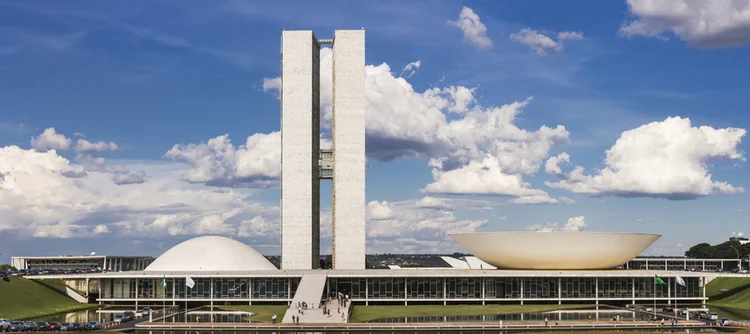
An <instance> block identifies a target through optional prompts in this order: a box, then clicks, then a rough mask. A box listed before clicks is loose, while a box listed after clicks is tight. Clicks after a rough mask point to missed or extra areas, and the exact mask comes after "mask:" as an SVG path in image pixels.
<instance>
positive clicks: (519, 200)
mask: <svg viewBox="0 0 750 334" xmlns="http://www.w3.org/2000/svg"><path fill="white" fill-rule="evenodd" d="M508 202H510V203H513V204H573V203H575V202H576V201H574V200H572V199H570V198H568V197H565V196H561V197H558V198H552V197H550V196H549V195H547V194H542V195H531V196H520V197H516V198H514V199H511V200H509V201H508Z"/></svg>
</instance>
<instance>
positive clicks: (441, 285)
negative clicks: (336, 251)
mask: <svg viewBox="0 0 750 334" xmlns="http://www.w3.org/2000/svg"><path fill="white" fill-rule="evenodd" d="M193 280H194V282H195V285H194V286H193V288H192V289H191V288H188V287H187V286H186V285H185V279H184V278H167V279H164V283H165V286H163V285H162V279H154V278H150V279H128V278H122V279H104V280H102V286H101V297H102V298H185V296H187V298H197V299H207V298H217V299H248V298H260V299H288V298H291V296H293V295H294V292H295V291H296V290H297V286H298V284H299V280H300V279H299V278H214V279H211V278H195V279H193ZM684 280H685V284H686V286H685V287H683V286H680V285H677V284H675V281H674V278H667V277H665V278H664V281H665V282H666V283H667V285H655V284H654V279H653V278H650V277H647V278H618V277H613V278H598V279H597V278H584V277H581V278H556V277H548V278H546V277H526V278H521V277H513V278H494V277H484V278H483V277H446V278H442V277H434V278H427V277H419V278H405V277H373V278H367V279H365V278H329V279H328V282H327V284H326V289H325V292H324V295H330V296H336V294H337V293H342V294H345V295H349V296H350V297H351V298H354V299H365V298H367V299H404V298H408V299H444V298H445V299H463V298H498V299H500V298H522V297H523V298H527V299H533V298H555V299H556V298H622V299H628V298H651V297H654V296H656V297H660V298H666V297H670V298H674V297H682V298H698V297H700V296H701V289H700V286H699V285H700V278H697V277H687V278H685V279H684Z"/></svg>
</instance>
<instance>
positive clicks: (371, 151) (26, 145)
mask: <svg viewBox="0 0 750 334" xmlns="http://www.w3.org/2000/svg"><path fill="white" fill-rule="evenodd" d="M748 17H750V1H747V0H745V1H731V0H716V1H710V2H706V1H699V0H628V1H625V0H620V1H587V0H580V1H575V0H574V1H564V2H555V1H547V2H543V3H538V2H533V3H530V2H527V1H464V2H460V1H439V0H436V1H409V2H402V1H378V2H355V1H320V2H308V1H274V2H268V1H168V0H158V1H149V2H122V1H76V2H67V1H65V2H61V1H34V2H27V1H4V0H0V263H3V262H7V261H9V257H10V256H13V255H60V254H79V255H80V254H89V253H91V252H96V253H98V254H108V255H152V256H158V255H159V254H160V253H162V252H164V251H165V250H166V249H168V248H169V247H171V246H173V245H175V244H177V243H179V242H181V241H184V240H187V239H190V238H193V237H195V236H199V235H208V234H212V235H224V236H228V237H231V238H234V239H237V240H240V241H242V242H245V243H247V244H249V245H251V246H253V247H254V248H256V249H258V250H259V251H261V252H262V253H264V254H268V255H276V254H279V253H280V247H279V238H280V236H279V230H280V227H279V215H280V209H279V205H280V194H279V175H280V172H281V171H280V150H281V147H280V132H279V131H280V129H279V124H280V106H279V93H280V92H279V74H280V37H281V32H282V31H283V30H284V29H287V30H295V29H301V30H313V31H314V33H315V34H316V36H317V37H318V38H332V37H333V32H334V30H336V29H363V28H364V29H365V30H366V64H367V66H366V69H365V70H366V96H367V101H366V122H367V125H366V142H367V146H366V151H367V182H366V197H367V199H366V201H367V226H368V228H367V240H368V243H367V251H368V253H399V252H402V253H449V252H454V251H463V250H462V249H461V247H460V246H459V245H458V244H456V243H455V242H453V241H452V239H451V238H450V236H449V234H451V233H457V232H490V231H524V230H529V231H540V232H543V231H570V232H575V231H603V232H607V231H609V232H642V233H658V234H661V235H662V237H661V239H659V240H658V241H657V242H656V243H655V244H654V245H653V246H651V247H650V248H649V249H648V250H647V251H646V252H645V254H648V255H682V254H683V253H684V251H685V250H686V248H689V247H690V246H692V245H694V244H696V243H699V242H709V243H712V244H713V243H719V242H723V241H725V240H727V239H728V238H729V237H730V236H733V235H737V234H740V233H742V231H747V232H750V231H748V230H750V228H749V227H750V224H749V223H750V204H748V203H750V202H749V201H748V200H749V199H750V195H748V193H747V192H746V188H748V187H750V184H749V183H748V177H747V175H748V165H747V164H748V163H747V161H746V153H745V152H747V151H748V140H747V138H746V129H748V128H749V127H750V117H748V115H750V114H748V113H749V112H750V108H749V107H748V105H750V97H748V95H747V84H746V81H747V73H750V63H748V62H746V61H743V60H744V59H748V57H750V48H749V45H750V20H749V19H748ZM330 64H331V50H330V49H327V48H325V49H323V50H321V104H322V105H321V114H322V117H321V130H322V131H321V138H322V140H323V142H324V143H328V142H329V139H330V128H331V123H330V120H331V77H330V76H331V68H330V66H331V65H330ZM330 189H331V187H330V181H328V180H323V181H322V184H321V196H322V200H321V221H322V223H321V225H322V227H321V229H322V236H323V240H322V241H321V248H322V249H321V251H322V252H323V253H330V244H331V243H330V235H331V201H330V197H331V190H330ZM540 247H543V245H540Z"/></svg>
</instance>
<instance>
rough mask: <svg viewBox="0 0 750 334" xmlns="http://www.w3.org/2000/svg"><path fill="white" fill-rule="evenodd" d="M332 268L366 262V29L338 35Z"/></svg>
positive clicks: (355, 266)
mask: <svg viewBox="0 0 750 334" xmlns="http://www.w3.org/2000/svg"><path fill="white" fill-rule="evenodd" d="M332 128H333V268H334V269H364V268H365V242H366V241H365V234H366V229H365V31H364V30H336V32H335V33H334V38H333V127H332Z"/></svg>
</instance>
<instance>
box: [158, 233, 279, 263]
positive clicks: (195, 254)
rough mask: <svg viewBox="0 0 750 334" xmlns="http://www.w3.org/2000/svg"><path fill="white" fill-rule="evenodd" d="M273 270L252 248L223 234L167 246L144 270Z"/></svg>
mask: <svg viewBox="0 0 750 334" xmlns="http://www.w3.org/2000/svg"><path fill="white" fill-rule="evenodd" d="M248 270H276V266H274V265H273V264H272V263H271V262H270V261H268V260H267V259H266V258H265V257H264V256H263V255H261V254H260V253H258V251H256V250H255V249H253V248H252V247H250V246H248V245H245V244H243V243H241V242H239V241H237V240H232V239H229V238H226V237H218V236H205V237H198V238H193V239H190V240H187V241H184V242H182V243H180V244H178V245H177V246H174V247H172V248H170V249H169V250H168V251H166V252H164V253H163V254H162V255H161V256H159V257H158V258H157V259H156V260H154V262H152V263H151V265H149V266H148V267H146V269H144V271H248Z"/></svg>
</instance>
